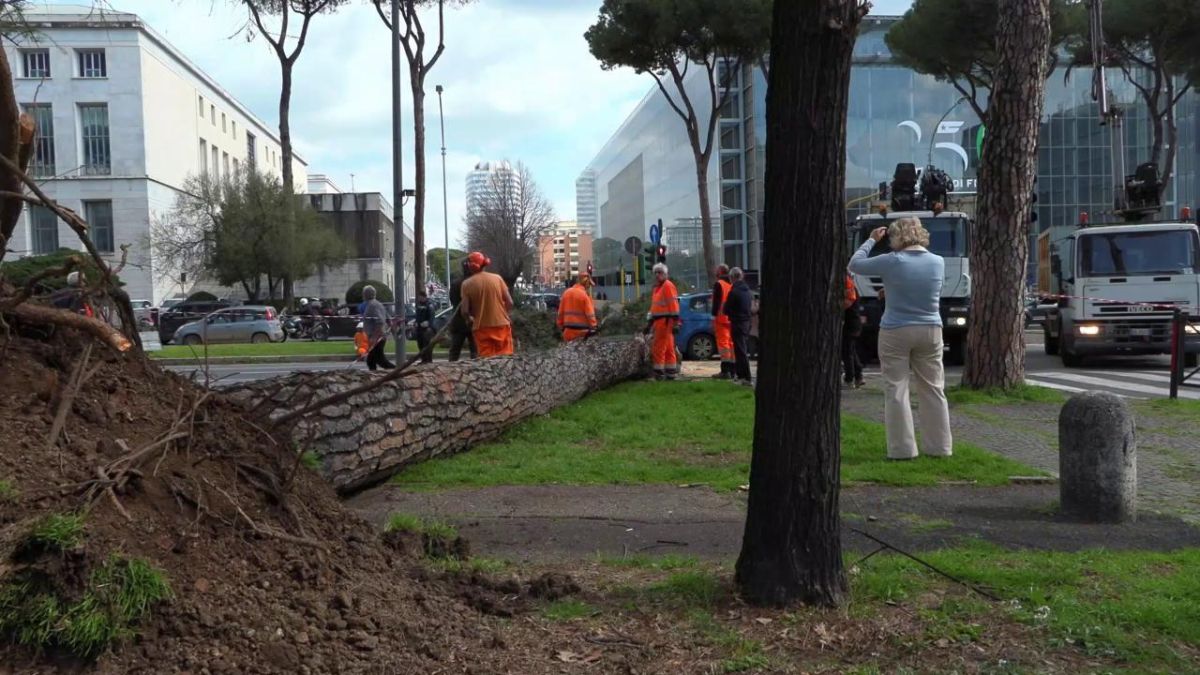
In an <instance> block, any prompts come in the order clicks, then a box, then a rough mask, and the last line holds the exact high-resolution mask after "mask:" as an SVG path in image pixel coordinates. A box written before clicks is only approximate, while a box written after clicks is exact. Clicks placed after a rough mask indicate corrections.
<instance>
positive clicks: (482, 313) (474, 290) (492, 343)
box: [459, 251, 513, 359]
mask: <svg viewBox="0 0 1200 675" xmlns="http://www.w3.org/2000/svg"><path fill="white" fill-rule="evenodd" d="M490 264H492V260H491V259H490V258H488V257H487V256H486V255H484V254H483V253H482V252H480V251H473V252H471V253H470V254H469V255H468V256H467V269H469V270H470V272H471V276H469V277H467V279H466V281H464V282H463V284H462V302H461V304H460V307H459V311H460V312H462V315H463V318H465V319H466V320H467V325H469V326H470V327H471V335H472V337H474V339H475V347H476V349H478V350H479V358H481V359H486V358H489V357H493V356H507V355H509V354H512V353H513V335H512V319H511V318H509V315H508V313H509V311H510V310H512V308H513V299H512V294H510V293H509V292H508V285H507V284H505V283H504V279H503V278H501V277H500V275H499V274H493V273H491V272H486V271H484V268H485V267H487V266H488V265H490Z"/></svg>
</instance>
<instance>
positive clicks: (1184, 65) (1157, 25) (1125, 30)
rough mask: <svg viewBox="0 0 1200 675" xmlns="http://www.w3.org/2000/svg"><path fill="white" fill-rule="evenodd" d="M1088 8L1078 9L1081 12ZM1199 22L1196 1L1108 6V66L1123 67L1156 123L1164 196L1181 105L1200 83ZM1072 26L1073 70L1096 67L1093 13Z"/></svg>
mask: <svg viewBox="0 0 1200 675" xmlns="http://www.w3.org/2000/svg"><path fill="white" fill-rule="evenodd" d="M1084 9H1085V8H1084V7H1083V6H1082V5H1080V6H1077V10H1084ZM1164 17H1170V18H1169V20H1164ZM1198 24H1200V3H1197V2H1196V1H1195V0H1106V2H1105V3H1104V45H1105V47H1106V55H1107V60H1106V62H1105V63H1104V65H1105V66H1108V67H1113V68H1118V69H1120V71H1121V72H1122V73H1123V74H1124V75H1125V79H1126V80H1127V81H1129V83H1130V84H1132V85H1133V87H1134V89H1136V90H1137V92H1138V95H1139V96H1140V97H1141V99H1142V102H1144V103H1145V104H1146V112H1147V113H1148V115H1149V117H1150V125H1151V139H1150V161H1151V162H1153V163H1154V164H1156V165H1157V166H1158V167H1159V175H1160V176H1161V179H1162V187H1161V188H1160V191H1159V197H1160V198H1161V197H1162V192H1163V191H1165V190H1166V188H1167V184H1168V183H1170V180H1171V174H1172V173H1174V171H1175V153H1176V146H1177V143H1178V140H1179V127H1178V125H1177V124H1176V122H1175V106H1176V105H1178V103H1179V101H1180V100H1181V99H1182V98H1183V97H1184V95H1185V94H1187V93H1188V91H1190V90H1191V88H1192V87H1193V86H1195V85H1196V83H1197V82H1200V42H1198V41H1197V39H1196V26H1197V25H1198ZM1068 27H1069V37H1068V42H1067V48H1068V50H1069V51H1070V54H1071V66H1072V68H1074V67H1076V66H1091V65H1093V63H1092V44H1091V43H1092V40H1091V35H1090V33H1089V27H1090V22H1089V21H1088V13H1087V12H1086V11H1073V12H1071V14H1070V20H1069V23H1068ZM1069 74H1070V71H1068V75H1069ZM1164 153H1165V155H1164Z"/></svg>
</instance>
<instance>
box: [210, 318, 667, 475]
mask: <svg viewBox="0 0 1200 675" xmlns="http://www.w3.org/2000/svg"><path fill="white" fill-rule="evenodd" d="M647 356H648V349H647V346H646V343H645V341H644V340H643V339H641V338H640V337H639V338H635V339H632V340H602V339H592V340H586V341H581V342H573V343H570V344H568V345H565V346H563V347H559V348H556V349H551V350H548V351H539V352H529V353H523V354H518V355H516V356H513V357H506V358H495V359H485V360H472V361H457V362H455V363H445V362H440V363H435V364H432V365H427V366H416V367H415V368H414V369H413V372H412V373H411V374H407V375H405V376H404V377H401V378H399V379H398V380H395V381H392V382H387V383H384V384H382V385H380V387H379V388H377V389H375V390H372V391H369V392H366V393H363V394H359V395H356V396H354V397H351V398H350V399H349V400H347V401H345V402H343V403H339V404H337V405H332V406H328V407H326V408H323V409H322V410H321V411H320V412H318V413H314V414H312V415H310V416H308V417H305V418H302V419H301V421H299V422H297V423H296V424H295V425H294V426H293V428H292V438H293V439H294V440H295V441H296V442H297V443H298V444H299V445H300V447H303V448H305V449H307V450H311V451H313V452H316V453H317V454H318V455H320V456H321V460H322V461H321V471H322V472H323V473H324V475H325V477H326V478H328V479H329V481H330V482H331V483H332V484H333V485H334V487H335V488H337V489H338V490H339V491H340V492H353V491H356V490H359V489H361V488H364V487H366V486H368V485H371V484H373V483H377V482H379V481H382V480H386V479H387V478H388V477H389V476H392V475H394V474H395V473H396V472H397V471H399V470H400V469H402V468H403V467H405V466H407V465H409V464H412V463H415V462H418V461H422V460H424V459H428V458H430V457H434V456H437V455H442V454H449V453H454V452H460V451H463V450H467V449H469V448H470V447H471V446H473V445H476V444H478V443H482V442H484V441H487V440H490V439H492V438H495V437H496V436H498V435H499V434H500V433H501V432H503V431H504V430H505V429H508V428H509V427H511V426H513V425H514V424H516V423H517V422H520V421H521V420H524V419H527V418H529V417H531V416H534V415H543V414H546V413H548V412H550V411H551V410H553V409H555V408H557V407H559V406H563V405H566V404H568V403H572V402H574V401H577V400H579V399H580V398H583V397H584V396H586V395H587V394H589V393H591V392H594V391H598V390H600V389H603V388H605V387H609V386H612V385H614V384H616V383H618V382H620V381H622V380H626V379H629V378H631V377H634V376H638V375H642V374H644V373H645V372H646V369H647V367H648V361H647ZM377 377H379V375H377V374H374V373H368V372H364V371H362V370H338V371H331V372H330V371H327V372H323V373H319V374H316V373H299V374H296V375H290V376H287V377H281V378H275V379H271V380H260V381H257V382H253V383H250V384H246V385H243V386H240V387H237V388H235V389H231V390H227V395H228V396H230V397H231V398H232V399H233V400H235V401H237V402H239V403H241V404H242V405H244V406H246V407H248V408H250V409H252V410H253V411H254V415H255V416H256V417H259V418H260V419H261V418H264V417H269V418H270V419H276V418H278V417H279V416H281V415H283V414H285V413H287V412H288V411H290V410H297V409H300V408H302V407H304V406H306V405H308V404H309V403H310V402H315V401H318V400H320V399H321V398H324V397H326V396H330V395H333V394H336V393H338V392H340V391H345V390H347V389H350V388H352V387H356V386H358V385H361V384H362V383H363V382H364V381H366V380H369V379H371V378H377ZM613 423H614V424H623V423H625V422H624V421H622V420H614V421H613Z"/></svg>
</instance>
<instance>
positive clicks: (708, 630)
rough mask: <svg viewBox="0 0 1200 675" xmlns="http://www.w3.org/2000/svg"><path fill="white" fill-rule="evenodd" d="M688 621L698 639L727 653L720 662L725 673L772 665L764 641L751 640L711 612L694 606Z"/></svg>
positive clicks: (688, 614) (689, 613) (719, 664)
mask: <svg viewBox="0 0 1200 675" xmlns="http://www.w3.org/2000/svg"><path fill="white" fill-rule="evenodd" d="M687 623H689V624H690V625H691V628H692V630H693V631H695V633H696V636H697V638H698V641H699V642H702V643H704V644H709V645H713V646H716V647H720V648H721V649H722V650H723V651H724V652H725V653H726V654H728V656H726V657H725V658H723V659H721V660H720V661H719V662H718V663H717V668H718V669H719V670H720V672H723V673H743V672H746V671H750V670H755V669H757V668H766V667H768V666H769V665H771V662H770V659H768V658H767V655H766V653H764V652H763V647H762V643H760V642H758V641H757V640H751V639H748V638H746V637H744V636H743V635H741V634H740V633H738V632H737V631H735V630H733V629H732V628H730V627H728V626H726V625H724V624H722V623H721V622H719V621H718V620H717V619H716V618H715V617H714V616H713V615H712V613H710V612H707V611H704V610H702V609H692V610H691V611H689V612H688V613H687Z"/></svg>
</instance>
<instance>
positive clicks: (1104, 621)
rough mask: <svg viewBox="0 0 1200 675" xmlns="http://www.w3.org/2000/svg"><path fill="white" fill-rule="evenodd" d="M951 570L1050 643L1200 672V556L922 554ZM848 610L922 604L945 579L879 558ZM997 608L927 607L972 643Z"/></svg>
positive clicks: (856, 577) (934, 624)
mask: <svg viewBox="0 0 1200 675" xmlns="http://www.w3.org/2000/svg"><path fill="white" fill-rule="evenodd" d="M922 557H923V558H924V559H926V560H928V561H929V562H930V563H932V564H933V565H936V566H937V567H939V568H941V569H944V570H946V571H947V572H948V573H950V574H953V575H955V576H957V577H960V578H962V579H964V580H967V581H969V582H971V583H973V584H976V585H980V586H983V587H987V588H990V589H991V590H992V591H993V592H994V593H996V594H997V595H999V596H1000V597H1002V598H1006V599H1008V600H1009V602H1008V603H1006V604H1005V605H1004V606H1003V607H1005V611H1008V612H1010V613H1011V614H1012V616H1013V617H1014V618H1016V619H1018V620H1020V621H1022V622H1025V623H1028V624H1032V625H1036V626H1040V627H1043V628H1044V629H1045V630H1046V633H1047V636H1048V638H1049V640H1050V642H1051V644H1053V645H1055V646H1066V645H1070V646H1073V647H1076V648H1079V649H1082V650H1083V651H1084V652H1085V653H1087V654H1089V655H1093V656H1097V657H1103V658H1109V659H1117V660H1120V661H1123V662H1126V663H1128V664H1130V665H1132V666H1134V669H1135V670H1138V671H1143V672H1145V671H1149V672H1183V671H1186V670H1190V669H1193V668H1195V662H1194V661H1193V660H1192V659H1193V658H1194V654H1195V653H1196V650H1197V649H1200V575H1198V574H1196V570H1197V569H1200V549H1187V550H1181V551H1175V552H1171V553H1151V552H1145V551H1085V552H1080V553H1057V552H1043V551H1008V550H1004V549H1000V548H998V547H995V546H992V545H988V544H983V543H979V544H974V545H970V546H964V547H959V548H954V549H948V550H942V551H935V552H931V553H926V554H923V555H922ZM851 578H852V593H851V598H852V600H851V603H852V605H857V606H858V608H859V610H860V611H871V609H872V607H873V606H874V604H875V603H878V602H880V601H887V600H892V601H897V600H904V599H908V598H915V597H917V596H919V595H921V594H922V593H924V592H925V591H928V590H931V589H933V588H935V587H937V588H941V587H944V586H945V581H944V580H943V579H941V578H940V577H937V576H936V575H934V574H933V573H932V572H929V571H928V570H926V569H924V568H922V567H920V566H919V565H917V564H915V563H913V562H912V561H910V560H908V559H906V558H903V557H901V556H893V555H885V556H875V557H874V558H872V559H871V560H869V561H867V562H866V563H864V564H863V565H862V567H861V568H860V569H859V570H857V572H856V573H854V574H853V575H852V577H851ZM992 607H995V605H991V604H989V603H985V602H982V601H980V599H979V598H978V597H977V596H971V595H967V596H965V597H960V598H958V599H954V600H951V599H950V598H947V599H945V600H942V601H941V602H940V603H939V604H938V605H937V606H934V607H929V608H923V609H922V610H921V612H922V618H924V619H925V620H926V621H927V622H928V623H929V626H930V628H929V630H930V631H932V632H933V633H935V634H937V635H938V637H946V638H948V639H952V640H956V641H960V642H962V641H970V640H974V639H976V638H977V637H978V636H979V634H980V630H981V629H980V627H979V625H978V623H979V622H980V621H984V620H986V611H987V610H988V608H992Z"/></svg>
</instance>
